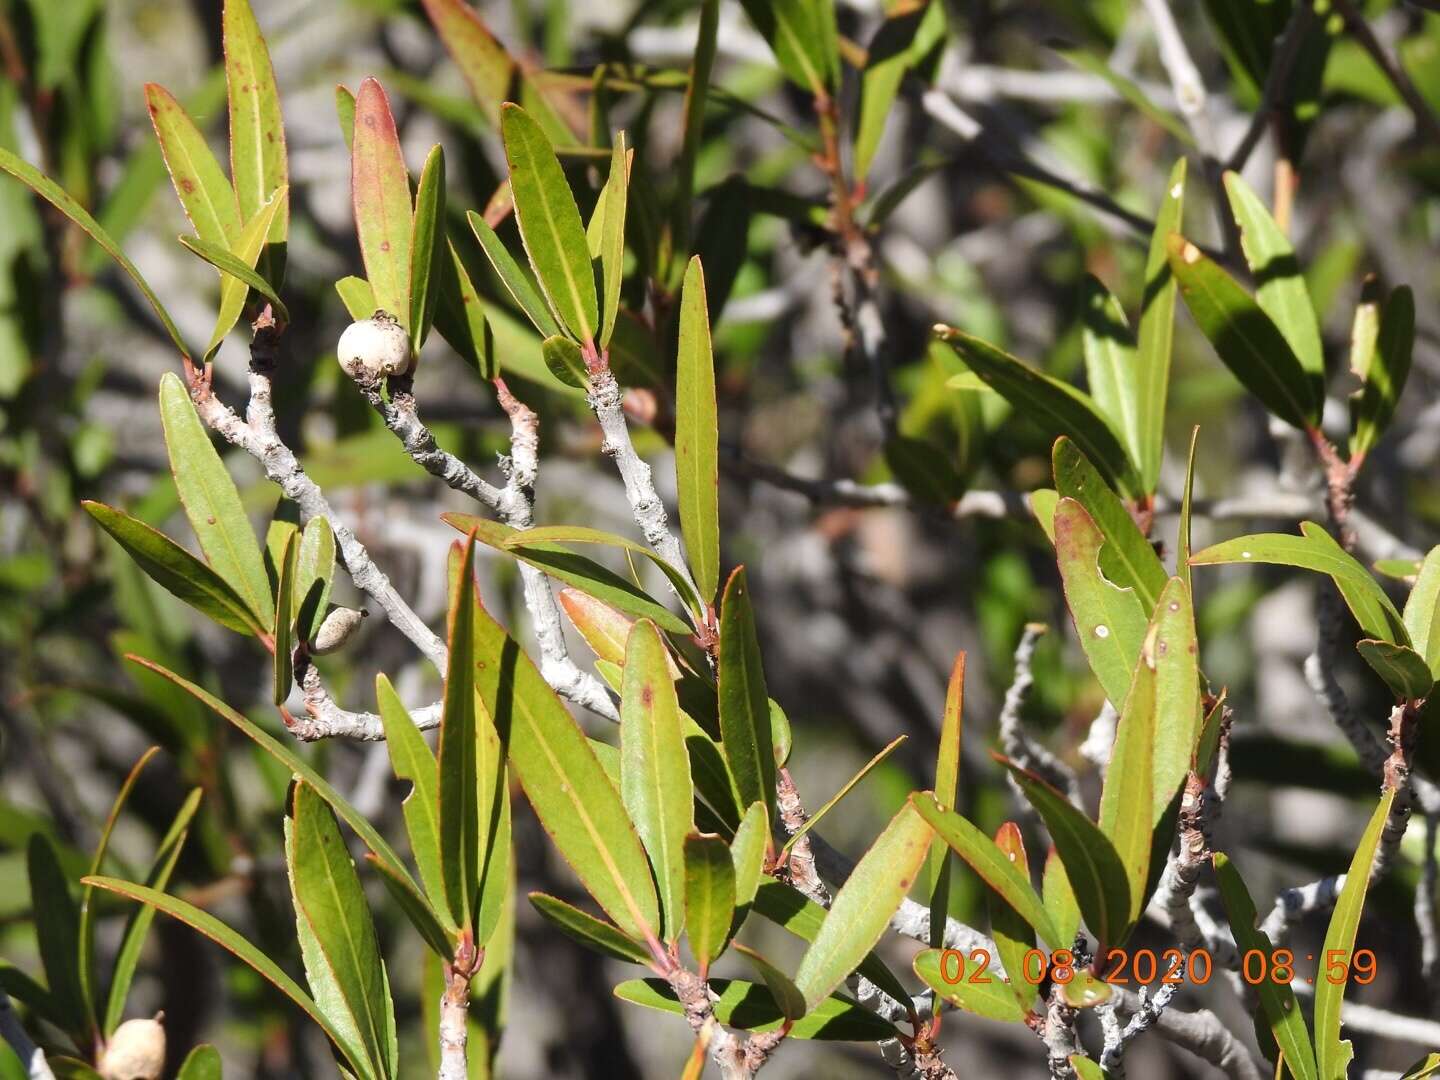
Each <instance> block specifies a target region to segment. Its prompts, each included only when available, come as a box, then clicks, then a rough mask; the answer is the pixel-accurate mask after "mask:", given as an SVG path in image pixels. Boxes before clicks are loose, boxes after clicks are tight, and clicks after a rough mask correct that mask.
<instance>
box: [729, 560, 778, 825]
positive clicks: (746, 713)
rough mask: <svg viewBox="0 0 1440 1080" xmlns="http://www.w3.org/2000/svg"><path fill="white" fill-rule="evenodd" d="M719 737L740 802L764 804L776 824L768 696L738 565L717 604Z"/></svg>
mask: <svg viewBox="0 0 1440 1080" xmlns="http://www.w3.org/2000/svg"><path fill="white" fill-rule="evenodd" d="M718 669H719V687H720V739H721V742H722V743H723V745H724V747H725V760H726V761H727V762H728V763H729V765H730V771H731V773H732V774H733V775H734V777H735V785H736V788H737V789H738V791H739V794H740V802H741V803H742V804H743V805H745V806H749V805H750V804H751V803H752V802H763V803H764V804H765V811H766V816H767V817H768V818H769V820H771V821H775V820H776V818H775V755H774V754H773V753H772V752H771V746H772V745H773V737H772V735H771V728H770V697H769V694H768V693H767V691H766V689H765V666H764V661H763V660H762V658H761V655H760V640H759V638H758V637H757V636H756V633H755V612H754V610H753V609H752V608H751V606H750V586H749V580H748V579H747V578H746V576H745V568H744V567H743V566H740V567H736V568H735V571H734V573H732V574H731V575H730V580H729V581H728V582H726V584H725V596H724V599H723V600H722V602H721V605H720V661H719V664H718Z"/></svg>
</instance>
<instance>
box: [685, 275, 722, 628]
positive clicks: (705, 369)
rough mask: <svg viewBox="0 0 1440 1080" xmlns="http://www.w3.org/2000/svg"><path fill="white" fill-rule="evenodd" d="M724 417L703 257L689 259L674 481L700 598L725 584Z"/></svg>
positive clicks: (708, 598)
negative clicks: (722, 576) (719, 405)
mask: <svg viewBox="0 0 1440 1080" xmlns="http://www.w3.org/2000/svg"><path fill="white" fill-rule="evenodd" d="M719 439H720V427H719V418H718V415H717V413H716V407H715V356H714V353H713V352H712V351H711V345H710V316H709V314H708V312H707V309H706V302H705V271H704V270H703V269H702V268H701V266H700V256H698V255H697V256H695V257H694V258H693V259H691V260H690V265H689V267H688V268H687V269H686V271H685V285H684V289H683V291H682V293H681V297H680V345H679V351H678V353H677V357H676V372H675V479H676V489H677V492H678V498H679V501H680V528H681V531H682V532H683V533H684V536H685V551H686V554H688V555H689V557H690V569H691V570H692V571H693V572H694V574H695V584H696V586H697V587H698V588H699V589H700V596H701V598H702V599H703V600H704V601H705V602H706V603H707V604H708V603H710V602H712V600H713V599H714V596H715V590H716V588H718V587H719V584H720V501H719V500H720V488H719V484H720V473H719V452H720V451H719V445H720V444H719Z"/></svg>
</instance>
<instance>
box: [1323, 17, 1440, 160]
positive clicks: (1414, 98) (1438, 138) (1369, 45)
mask: <svg viewBox="0 0 1440 1080" xmlns="http://www.w3.org/2000/svg"><path fill="white" fill-rule="evenodd" d="M1335 9H1336V10H1337V11H1338V12H1339V13H1340V15H1341V17H1342V18H1343V19H1344V20H1345V28H1346V29H1347V30H1349V31H1350V33H1351V35H1352V36H1353V37H1354V38H1355V40H1356V41H1358V42H1359V43H1360V47H1361V48H1363V49H1364V50H1365V51H1366V52H1367V53H1369V54H1370V58H1371V59H1372V60H1374V61H1375V63H1376V64H1377V65H1379V67H1380V70H1381V71H1383V72H1384V73H1385V77H1386V78H1387V79H1389V80H1390V84H1391V85H1392V86H1394V87H1395V89H1396V91H1397V92H1398V93H1399V94H1400V96H1401V97H1402V98H1404V99H1405V104H1406V105H1408V106H1410V111H1411V112H1412V113H1413V114H1414V116H1415V122H1416V123H1417V124H1419V125H1420V126H1421V127H1423V128H1424V129H1425V134H1426V136H1427V137H1428V138H1429V140H1430V142H1431V143H1433V144H1435V145H1437V146H1440V118H1437V117H1436V116H1435V113H1434V112H1432V111H1431V109H1430V105H1429V103H1428V102H1427V101H1426V100H1425V96H1424V95H1423V94H1421V93H1420V91H1419V90H1418V89H1417V88H1416V86H1415V84H1414V82H1412V81H1411V79H1410V76H1409V75H1407V74H1406V73H1405V69H1404V68H1403V67H1401V66H1400V65H1399V64H1397V63H1396V62H1395V61H1394V60H1392V59H1391V57H1390V54H1389V53H1388V52H1387V51H1386V50H1385V46H1384V45H1382V44H1381V43H1380V39H1379V38H1377V37H1376V36H1375V31H1373V30H1371V29H1370V24H1369V23H1367V22H1366V21H1365V17H1364V16H1363V15H1361V14H1360V12H1359V11H1357V10H1356V9H1355V5H1354V4H1352V3H1351V2H1350V0H1335Z"/></svg>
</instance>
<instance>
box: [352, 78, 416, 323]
mask: <svg viewBox="0 0 1440 1080" xmlns="http://www.w3.org/2000/svg"><path fill="white" fill-rule="evenodd" d="M350 195H351V199H352V201H353V204H354V208H355V232H356V235H357V236H358V237H359V238H360V254H361V256H362V257H363V258H364V260H365V278H366V280H367V281H369V282H370V287H371V288H372V289H374V290H375V304H376V306H377V308H379V309H380V310H382V311H385V312H388V313H389V314H391V315H393V316H395V318H396V319H397V320H399V322H400V323H401V325H403V326H404V327H405V328H406V329H407V330H409V329H412V328H411V326H410V243H411V241H410V230H411V222H412V218H413V210H414V208H413V206H412V204H411V202H410V174H409V173H408V172H406V170H405V158H404V156H403V155H402V154H401V152H400V137H399V136H398V135H397V134H396V132H395V118H394V116H392V115H391V113H390V99H389V98H388V97H386V95H385V89H384V88H383V87H382V86H381V85H380V84H379V83H378V82H376V81H375V79H373V78H367V79H366V80H365V81H364V82H362V83H361V84H360V93H359V94H358V95H357V96H356V98H355V145H354V147H353V148H352V149H351V152H350Z"/></svg>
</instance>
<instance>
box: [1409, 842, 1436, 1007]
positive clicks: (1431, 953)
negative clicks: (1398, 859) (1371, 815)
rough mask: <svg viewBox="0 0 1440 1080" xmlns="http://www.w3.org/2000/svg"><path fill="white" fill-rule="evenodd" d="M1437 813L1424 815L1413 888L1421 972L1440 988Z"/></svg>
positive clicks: (1433, 985) (1432, 984) (1433, 984)
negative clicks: (1417, 879) (1420, 853)
mask: <svg viewBox="0 0 1440 1080" xmlns="http://www.w3.org/2000/svg"><path fill="white" fill-rule="evenodd" d="M1437 831H1440V816H1437V815H1435V814H1426V815H1425V854H1424V857H1423V861H1422V864H1421V869H1420V882H1419V884H1418V885H1416V887H1415V925H1416V927H1417V928H1418V929H1419V931H1420V971H1421V974H1422V975H1424V977H1425V979H1426V980H1427V981H1428V982H1429V983H1430V985H1431V986H1432V987H1436V988H1440V926H1436V924H1435V915H1436V910H1435V883H1436V876H1437V874H1436V871H1437V865H1436V856H1435V843H1436V839H1437V836H1436V834H1437Z"/></svg>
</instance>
